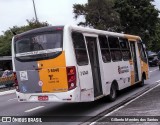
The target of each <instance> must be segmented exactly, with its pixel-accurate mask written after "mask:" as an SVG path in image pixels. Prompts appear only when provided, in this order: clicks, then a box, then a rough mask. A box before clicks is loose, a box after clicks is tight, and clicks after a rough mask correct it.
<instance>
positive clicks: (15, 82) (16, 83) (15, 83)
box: [13, 72, 19, 92]
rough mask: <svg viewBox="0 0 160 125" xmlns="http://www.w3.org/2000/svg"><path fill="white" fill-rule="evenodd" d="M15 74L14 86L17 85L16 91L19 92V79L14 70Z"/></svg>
mask: <svg viewBox="0 0 160 125" xmlns="http://www.w3.org/2000/svg"><path fill="white" fill-rule="evenodd" d="M13 75H14V86H15V87H16V91H17V92H19V86H18V80H17V74H16V72H13Z"/></svg>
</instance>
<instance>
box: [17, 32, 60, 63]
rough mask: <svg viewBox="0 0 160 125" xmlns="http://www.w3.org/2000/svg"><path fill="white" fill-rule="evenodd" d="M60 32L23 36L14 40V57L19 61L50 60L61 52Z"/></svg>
mask: <svg viewBox="0 0 160 125" xmlns="http://www.w3.org/2000/svg"><path fill="white" fill-rule="evenodd" d="M62 34H63V33H62V31H55V32H51V33H41V34H32V35H25V36H22V37H20V38H17V39H16V40H15V55H16V58H17V59H20V60H40V59H43V58H44V59H46V58H52V57H54V56H56V55H57V54H58V53H60V52H61V51H62Z"/></svg>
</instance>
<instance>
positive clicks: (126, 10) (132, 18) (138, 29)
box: [115, 0, 159, 43]
mask: <svg viewBox="0 0 160 125" xmlns="http://www.w3.org/2000/svg"><path fill="white" fill-rule="evenodd" d="M151 2H153V0H115V10H116V11H117V12H118V13H119V14H120V20H121V26H122V27H121V29H122V30H123V31H124V32H125V33H129V34H136V35H139V36H141V37H142V39H144V40H145V41H146V43H147V41H150V40H151V39H152V38H151V37H152V36H154V35H155V28H156V25H157V23H158V14H159V11H158V10H156V9H155V7H154V5H153V4H152V3H151Z"/></svg>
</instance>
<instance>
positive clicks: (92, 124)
mask: <svg viewBox="0 0 160 125" xmlns="http://www.w3.org/2000/svg"><path fill="white" fill-rule="evenodd" d="M157 82H158V83H159V82H160V80H158V81H156V83H157ZM158 86H160V84H158V85H156V86H154V87H153V88H151V89H149V90H147V91H146V92H144V93H143V94H141V95H139V96H138V97H136V98H134V99H132V100H131V101H129V102H127V103H125V104H124V105H122V106H120V107H119V108H117V109H115V110H113V111H112V112H110V113H108V114H106V115H105V116H103V117H101V118H100V119H98V120H96V121H95V122H92V123H91V124H89V125H94V124H95V123H97V122H98V121H99V120H102V119H103V118H105V117H107V116H109V115H111V114H113V113H115V112H116V111H118V110H120V109H122V108H124V107H125V106H127V105H128V104H130V103H131V102H133V101H135V100H136V99H138V98H140V97H142V96H143V95H145V94H147V93H148V92H150V91H151V90H153V89H155V88H156V87H158Z"/></svg>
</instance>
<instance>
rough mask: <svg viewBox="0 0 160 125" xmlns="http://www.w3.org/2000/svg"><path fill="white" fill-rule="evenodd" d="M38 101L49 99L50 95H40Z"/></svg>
mask: <svg viewBox="0 0 160 125" xmlns="http://www.w3.org/2000/svg"><path fill="white" fill-rule="evenodd" d="M38 101H48V96H38Z"/></svg>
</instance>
